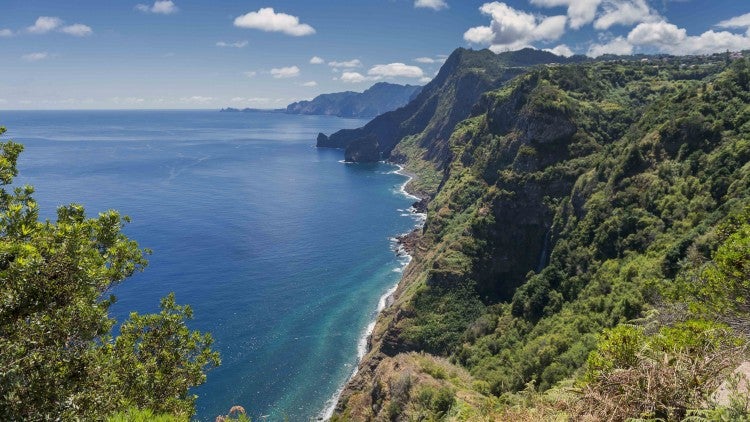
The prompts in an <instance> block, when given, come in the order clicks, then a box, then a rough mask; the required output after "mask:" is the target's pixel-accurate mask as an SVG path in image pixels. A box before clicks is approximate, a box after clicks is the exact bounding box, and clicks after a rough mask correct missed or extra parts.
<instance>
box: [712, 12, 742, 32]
mask: <svg viewBox="0 0 750 422" xmlns="http://www.w3.org/2000/svg"><path fill="white" fill-rule="evenodd" d="M716 26H718V27H719V28H750V13H745V14H744V15H740V16H735V17H733V18H731V19H727V20H724V21H721V22H719V23H717V24H716Z"/></svg>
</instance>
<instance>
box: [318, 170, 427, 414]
mask: <svg viewBox="0 0 750 422" xmlns="http://www.w3.org/2000/svg"><path fill="white" fill-rule="evenodd" d="M385 163H387V164H390V165H394V166H396V167H398V169H397V170H395V171H394V172H393V173H395V174H398V175H401V176H405V177H406V178H407V179H406V181H405V182H404V183H403V184H401V186H400V188H399V191H398V192H399V193H400V194H401V195H403V196H405V197H406V198H409V199H414V200H415V201H416V202H415V203H414V204H412V206H411V207H409V209H408V212H409V214H410V216H411V217H413V218H414V217H416V218H414V219H415V224H414V228H413V229H412V230H411V231H409V232H406V233H402V234H400V235H397V236H396V237H394V238H391V240H392V241H393V242H394V243H395V245H396V247H395V248H393V249H394V253H395V254H396V256H397V257H399V258H404V260H403V263H402V265H401V266H400V267H398V268H397V269H394V271H396V272H400V273H401V274H402V275H401V277H399V279H398V282H396V284H394V285H393V286H391V287H390V288H388V290H386V292H385V293H383V295H381V296H380V299H378V307H377V309H376V311H375V317H374V318H373V319H372V321H370V323H369V324H367V327H366V328H365V330H364V333H363V334H362V336H360V338H359V340H358V341H357V363H356V365H355V366H354V369H353V370H352V373H351V374H350V375H349V376H348V377H347V378H346V380H345V381H344V382H343V383H342V384H341V386H339V388H338V389H337V390H336V392H335V393H334V394H333V396H331V398H330V399H328V400H327V401H326V403H325V407H324V408H323V410H322V411H321V412H320V413H319V414H318V417H317V420H319V421H327V420H329V419H331V417H332V416H333V413H334V412H335V410H336V405H337V404H338V402H339V399H340V398H341V394H342V393H343V392H344V388H346V385H347V384H348V383H349V381H351V380H352V379H353V378H354V377H355V376H356V375H357V372H359V365H360V364H361V363H362V359H364V357H365V355H366V354H367V352H369V347H368V343H369V341H370V337H371V336H372V332H373V330H375V324H376V323H377V321H378V318H379V317H380V314H381V313H382V312H383V310H385V309H386V308H389V307H390V306H391V305H393V302H394V297H393V295H394V294H395V293H396V290H397V289H398V287H399V286H400V285H401V281H402V280H403V272H404V270H405V269H406V267H408V266H409V264H410V263H411V261H412V259H413V256H412V248H411V247H410V246H409V245H410V242H409V241H407V239H409V238H411V237H412V236H413V235H414V233H415V232H416V231H417V230H419V229H421V228H422V227H423V226H424V223H425V221H426V220H427V213H426V212H420V211H422V210H419V209H417V208H416V207H415V205H416V204H417V203H420V202H421V201H423V200H424V198H420V197H419V196H417V195H414V194H412V193H410V192H409V191H408V190H407V189H406V186H407V185H408V184H409V182H411V181H412V180H414V179H415V178H416V175H415V174H414V173H410V172H407V171H405V170H404V166H402V165H401V164H395V163H389V162H387V161H386V162H385Z"/></svg>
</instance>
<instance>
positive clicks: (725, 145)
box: [319, 50, 750, 421]
mask: <svg viewBox="0 0 750 422" xmlns="http://www.w3.org/2000/svg"><path fill="white" fill-rule="evenodd" d="M498 57H502V55H497V56H495V55H492V53H490V52H486V51H485V52H471V51H468V50H457V51H456V52H455V53H454V54H453V55H451V58H450V59H449V60H448V62H446V64H445V66H444V67H443V69H442V70H441V72H440V74H439V75H438V77H436V78H435V80H434V81H433V82H431V83H430V84H428V85H427V86H426V87H425V88H424V90H423V91H422V93H421V94H420V95H419V96H418V97H417V98H416V99H415V100H414V101H413V102H412V103H410V104H409V105H407V106H406V107H404V108H402V109H399V110H397V111H395V112H391V113H386V114H385V115H383V116H380V117H379V118H377V119H375V120H373V121H372V122H370V123H369V124H368V125H367V126H365V127H364V128H361V129H356V130H352V131H341V132H337V133H336V134H334V135H332V136H330V137H321V138H319V144H321V143H322V144H325V145H328V146H336V147H346V148H347V154H348V155H349V154H351V153H353V151H356V150H357V149H358V147H357V145H362V147H363V148H364V147H366V149H367V150H368V151H370V152H372V150H373V148H377V149H378V150H379V152H380V155H381V156H383V157H391V158H392V159H393V158H396V159H398V160H401V161H402V162H404V163H405V165H406V166H407V169H410V170H411V171H414V172H416V173H417V174H418V175H419V176H420V177H426V178H427V179H429V180H430V182H429V183H426V184H422V185H418V186H419V188H420V190H421V191H422V192H423V193H426V194H428V195H429V196H430V197H431V198H432V199H431V200H430V202H429V205H428V207H427V211H428V219H427V223H426V225H425V226H424V228H423V230H422V232H421V233H420V236H419V237H418V238H417V239H412V240H411V241H410V242H411V244H412V247H411V249H412V250H413V254H414V260H413V261H412V263H411V264H410V265H409V267H408V268H407V269H406V270H405V272H404V277H403V279H402V281H401V283H400V285H399V287H398V290H397V291H396V293H395V295H394V304H393V305H392V306H391V307H389V308H387V309H386V310H385V311H384V312H383V313H382V314H381V315H380V317H379V318H378V321H377V324H376V327H375V330H374V331H373V335H372V337H371V338H370V341H369V346H370V351H369V353H368V354H367V355H366V356H365V358H364V360H363V361H362V363H361V364H360V367H359V372H358V373H357V375H356V376H355V377H354V378H353V379H352V380H351V381H350V382H349V384H348V385H347V387H346V389H345V390H344V392H343V394H342V396H341V399H340V401H339V403H338V406H337V410H336V414H335V415H334V418H333V419H334V420H396V421H399V420H415V419H430V418H433V419H445V420H517V419H524V420H541V419H542V418H543V417H549V416H550V415H552V416H554V417H557V418H573V419H576V418H583V417H588V416H592V415H594V416H595V415H602V414H608V415H609V416H608V417H612V418H614V419H616V420H621V419H623V420H624V419H625V418H626V416H627V417H641V416H642V414H640V413H637V412H636V410H632V409H639V408H640V407H638V406H640V405H641V404H642V403H645V404H644V406H647V405H648V403H649V400H650V399H648V398H647V397H646V398H644V399H642V402H638V400H639V399H638V398H637V397H633V396H628V397H620V396H617V394H618V393H617V392H616V391H615V392H611V391H609V390H603V388H604V387H603V386H606V385H610V384H607V383H611V382H612V381H611V379H612V378H603V377H614V376H620V375H617V374H622V373H623V372H611V371H630V372H628V373H629V374H632V378H629V379H627V380H626V379H622V380H621V381H619V382H621V383H627V382H630V381H629V380H630V379H635V380H637V379H638V378H637V376H638V374H639V372H638V371H640V370H641V369H642V368H647V369H643V371H644V373H645V372H648V371H653V370H654V369H653V368H654V366H653V365H662V366H661V367H660V368H662V367H663V370H664V371H665V372H664V374H667V373H669V374H677V373H678V372H679V371H677V370H676V369H675V368H673V367H671V366H670V365H675V363H674V362H685V361H686V360H687V361H690V359H694V360H695V362H698V361H701V362H702V361H703V360H701V359H705V355H702V354H701V353H707V352H706V351H707V350H710V351H711V353H713V355H716V356H728V354H730V352H731V350H733V349H731V347H729V346H727V344H729V343H731V342H735V341H736V342H737V343H732V344H741V343H742V342H744V341H745V340H744V339H745V337H744V335H743V334H742V332H735V331H732V330H733V328H732V327H740V328H741V324H740V326H737V325H736V321H738V320H746V319H747V318H748V314H747V313H746V312H747V311H746V310H742V309H739V308H738V310H737V311H736V313H734V314H732V315H731V317H728V316H727V314H726V313H725V310H721V309H722V308H723V305H718V304H720V303H724V302H722V300H725V299H726V298H727V297H730V298H731V297H735V296H736V297H741V296H742V293H741V292H742V291H743V290H741V288H738V287H734V288H733V289H734V290H732V289H725V288H724V287H721V288H717V290H712V291H711V293H710V294H707V293H706V291H705V286H707V285H711V284H713V285H719V286H727V285H731V283H730V282H729V281H726V280H727V279H726V278H719V279H706V278H705V277H707V276H704V275H703V273H702V272H700V271H702V270H700V271H698V270H696V268H703V267H701V266H702V265H706V264H705V263H707V262H714V263H716V264H712V265H716V266H720V262H724V261H720V260H719V254H720V253H721V252H722V251H723V249H722V248H731V247H730V246H726V245H728V244H729V243H725V242H728V241H727V239H731V238H733V237H732V236H740V237H741V236H743V235H742V233H744V232H742V231H741V230H740V229H738V227H741V226H742V227H745V226H747V227H750V225H748V224H750V213H747V212H745V211H744V210H745V209H747V207H748V206H750V165H748V162H750V141H749V139H750V114H748V112H747V110H750V94H749V93H748V92H749V90H748V88H750V63H749V62H748V61H747V60H738V61H735V62H734V63H728V61H727V60H726V59H725V58H724V57H723V56H712V57H708V58H702V59H700V60H699V63H698V64H697V65H696V60H697V59H696V58H685V59H681V58H668V59H663V60H660V62H659V63H658V64H655V63H648V62H641V61H622V60H620V61H609V62H586V63H577V64H563V65H553V66H540V67H534V68H532V69H528V68H524V67H523V66H521V67H509V66H508V62H507V61H505V62H503V61H502V60H500V59H498ZM512 74H516V75H518V76H516V77H515V78H512V79H511V76H512ZM743 224H744V225H745V226H743ZM738 230H740V231H738ZM743 230H744V229H743ZM749 230H750V229H749ZM733 233H734V234H733ZM737 233H739V234H737ZM748 234H750V231H748ZM743 239H744V238H743ZM732 242H735V241H732ZM744 242H747V241H746V240H744ZM730 243H731V242H730ZM732 244H734V243H732ZM743 244H744V243H743ZM722 245H724V246H722ZM743 254H744V255H743ZM740 255H741V256H743V258H742V259H745V261H732V262H733V264H731V265H740V266H742V265H745V264H742V263H741V262H745V263H750V256H748V252H747V251H745V252H743V253H741V254H740ZM738 259H739V258H738ZM712 260H713V261H712ZM747 265H748V268H750V264H747ZM712 268H713V267H712ZM743 268H744V267H743ZM691 271H698V272H695V273H691ZM742 271H744V270H740V272H742ZM688 274H693V275H688ZM727 274H728V273H727ZM722 277H728V276H726V275H724V276H722ZM707 280H708V281H707ZM710 280H714V281H710ZM717 280H718V281H717ZM702 289H703V290H702ZM743 300H744V299H743ZM730 302H731V300H730ZM743 303H744V302H743ZM692 304H696V305H695V306H694V305H692ZM733 306H734V305H733ZM743 306H744V305H743ZM712 309H713V310H712ZM717 309H718V310H717ZM743 309H744V308H743ZM748 309H750V307H748ZM743 312H744V313H743ZM743 318H744V319H743ZM706 321H712V322H706ZM716 321H720V325H718V326H717V325H712V324H715V322H716ZM625 323H627V324H628V325H624V324H625ZM721 324H725V325H721ZM733 324H735V325H733ZM633 326H636V327H641V328H628V327H633ZM717 327H719V328H717ZM740 328H736V329H740ZM716 329H720V330H725V331H721V332H722V333H725V334H722V336H725V337H726V338H727V339H731V340H727V342H726V343H722V342H721V341H714V342H713V343H710V344H709V343H705V346H701V347H695V346H690V345H689V344H688V343H686V342H687V341H688V340H687V339H688V338H690V339H701V338H708V337H705V336H710V334H708V333H711V332H715V331H712V330H716ZM611 330H614V331H611ZM618 330H619V331H618ZM628 330H630V331H628ZM623 332H624V333H627V335H628V336H631V337H629V338H634V339H637V340H633V341H638V342H641V343H639V344H647V343H648V344H651V345H652V346H649V347H650V349H648V350H651V352H649V353H652V352H653V350H661V351H660V352H659V353H663V354H658V353H657V354H656V355H654V356H661V357H658V358H653V359H652V358H651V357H649V356H651V355H648V354H644V353H645V352H643V351H642V350H641V349H637V348H636V349H637V350H632V349H624V347H625V346H624V345H627V344H628V343H627V341H624V340H616V341H614V340H613V342H609V343H608V341H610V340H608V338H610V337H608V336H614V335H620V336H622V335H624V334H622V333H623ZM609 333H617V334H609ZM617 338H620V339H622V337H617ZM691 341H692V340H691ZM696 341H697V340H696ZM706 341H708V340H706ZM649 342H651V343H649ZM667 344H668V345H670V346H665V345H667ZM701 344H703V343H701ZM743 344H744V343H743ZM732 347H733V346H732ZM713 355H712V356H713ZM591 356H593V357H591ZM618 356H629V358H628V359H622V358H618ZM664 356H675V357H674V358H673V359H672V358H670V359H666V358H664ZM737 356H738V355H731V357H732V358H731V359H730V358H727V359H726V360H725V361H724V362H725V364H724V366H723V367H721V368H718V367H717V368H712V369H705V368H704V369H702V371H704V372H701V373H700V374H698V375H696V376H694V377H692V378H690V377H688V378H685V379H684V380H683V381H680V382H676V384H675V385H681V387H680V388H679V389H678V390H679V391H688V392H689V393H690V394H691V395H690V398H684V399H683V398H678V397H677V394H678V393H679V391H677V390H675V392H672V390H669V388H670V387H668V386H666V385H661V386H660V387H659V388H660V389H661V390H659V391H658V393H660V394H665V395H668V394H674V396H669V397H671V398H670V399H669V400H672V401H669V402H668V403H667V404H665V405H663V407H658V406H656V407H653V408H652V410H651V411H652V413H651V414H652V415H655V417H662V418H665V419H667V418H668V417H669V415H670V413H669V412H677V413H675V414H677V415H680V414H681V415H685V414H687V413H688V411H689V410H690V409H691V408H703V407H706V406H707V403H708V402H709V397H708V395H706V394H704V393H702V391H704V390H705V391H709V392H710V391H711V388H710V386H711V385H713V386H716V385H717V383H715V382H714V381H715V380H719V379H720V375H721V374H723V373H724V372H722V371H724V370H726V369H727V368H729V367H730V366H731V365H732V364H734V363H736V358H737ZM618 359H619V360H618ZM665 359H666V360H665ZM681 359H682V360H681ZM639 365H643V366H639ZM649 365H651V366H649ZM648 368H651V369H648ZM692 368H694V366H693V367H692ZM648 373H653V372H648ZM665 376H666V375H665ZM686 377H687V375H686ZM696 377H697V378H696ZM698 378H700V379H704V380H707V381H706V384H705V385H704V386H698V385H697V384H691V383H692V382H693V381H692V380H694V379H698ZM602 380H604V381H606V382H604V381H602ZM573 382H576V383H584V385H586V386H587V387H586V388H585V389H578V390H575V391H573V390H571V391H567V392H565V393H564V394H563V393H560V391H562V390H554V389H555V388H559V387H560V385H564V384H565V383H568V385H569V384H570V383H573ZM633 382H636V381H633ZM637 382H640V381H637ZM561 383H562V384H561ZM597 388H598V389H599V390H595V389H597ZM633 388H635V389H636V390H638V389H639V388H638V387H637V385H636V386H635V387H633ZM550 389H553V390H550ZM548 390H549V391H558V393H556V394H552V395H542V393H541V392H544V391H548ZM530 394H536V396H534V397H535V400H534V401H533V402H530V401H529V400H528V397H529V395H530ZM587 394H588V395H587ZM501 396H502V397H501ZM592 397H599V398H600V399H601V400H600V401H596V400H594V399H592ZM602 397H606V399H611V400H612V402H613V403H620V404H623V403H625V404H626V405H623V406H622V407H619V408H618V407H613V409H615V410H612V411H611V412H612V413H606V412H605V413H597V412H603V410H602V409H604V408H605V407H604V406H605V405H603V404H601V403H605V404H606V400H605V399H603V398H602ZM665 400H666V399H665ZM680 400H682V401H680ZM552 402H554V403H552ZM549 403H552V404H549ZM587 403H588V404H587ZM650 403H652V404H653V400H651V402H650ZM597 406H599V407H597ZM519 409H520V410H519ZM623 409H630V410H623ZM644 409H645V407H644ZM670 409H671V410H670ZM674 409H677V410H674ZM628 411H630V412H636V413H627V412H628ZM616 412H621V413H616ZM622 412H624V413H622ZM594 419H595V418H594Z"/></svg>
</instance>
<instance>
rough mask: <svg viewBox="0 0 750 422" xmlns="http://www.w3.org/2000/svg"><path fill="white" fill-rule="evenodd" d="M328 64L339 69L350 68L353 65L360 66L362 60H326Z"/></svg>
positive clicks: (353, 66)
mask: <svg viewBox="0 0 750 422" xmlns="http://www.w3.org/2000/svg"><path fill="white" fill-rule="evenodd" d="M328 66H331V67H333V68H336V69H339V68H345V69H352V68H355V67H362V62H361V61H359V59H354V60H349V61H345V62H328Z"/></svg>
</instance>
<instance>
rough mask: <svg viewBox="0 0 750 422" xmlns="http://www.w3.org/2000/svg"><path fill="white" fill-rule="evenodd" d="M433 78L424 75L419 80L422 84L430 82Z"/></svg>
mask: <svg viewBox="0 0 750 422" xmlns="http://www.w3.org/2000/svg"><path fill="white" fill-rule="evenodd" d="M431 80H432V78H430V77H429V76H424V77H422V78H419V81H418V82H419V83H420V84H427V83H430V81H431Z"/></svg>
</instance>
